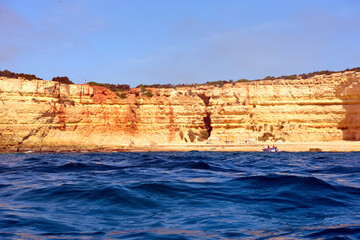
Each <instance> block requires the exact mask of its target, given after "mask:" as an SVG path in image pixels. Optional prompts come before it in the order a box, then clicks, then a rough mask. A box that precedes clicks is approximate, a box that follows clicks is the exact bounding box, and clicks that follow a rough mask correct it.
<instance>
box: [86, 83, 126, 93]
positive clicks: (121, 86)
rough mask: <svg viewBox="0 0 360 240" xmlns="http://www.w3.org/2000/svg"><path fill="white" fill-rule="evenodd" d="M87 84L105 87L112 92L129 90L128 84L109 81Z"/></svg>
mask: <svg viewBox="0 0 360 240" xmlns="http://www.w3.org/2000/svg"><path fill="white" fill-rule="evenodd" d="M88 84H89V85H90V86H98V87H106V88H108V89H110V90H111V91H113V92H116V91H128V90H130V85H128V84H110V83H97V82H89V83H88Z"/></svg>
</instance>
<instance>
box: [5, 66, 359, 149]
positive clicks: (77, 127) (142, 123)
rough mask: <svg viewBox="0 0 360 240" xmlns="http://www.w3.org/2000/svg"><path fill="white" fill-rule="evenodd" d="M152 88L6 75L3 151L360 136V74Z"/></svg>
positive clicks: (339, 138) (353, 138)
mask: <svg viewBox="0 0 360 240" xmlns="http://www.w3.org/2000/svg"><path fill="white" fill-rule="evenodd" d="M147 91H150V92H151V93H152V96H151V95H150V96H151V97H150V96H149V95H146V94H144V92H143V91H142V90H141V89H136V88H135V89H131V90H130V91H129V92H127V93H126V94H127V97H126V98H120V97H117V96H116V95H115V94H114V93H113V92H112V91H110V90H108V89H106V88H103V87H95V86H89V85H78V84H72V85H67V84H59V83H58V82H52V81H42V80H33V81H27V80H21V79H10V78H0V109H1V112H0V151H1V152H8V151H26V150H32V151H70V150H71V151H77V150H79V151H80V150H94V149H104V148H110V149H111V148H119V147H121V146H132V145H150V146H151V145H156V144H168V143H183V144H185V143H190V142H198V141H209V140H211V141H215V142H216V141H218V142H223V141H226V142H233V143H240V142H244V141H246V140H255V139H256V138H260V139H262V140H266V139H275V140H282V141H332V140H360V130H359V129H360V121H359V120H360V73H358V72H352V71H347V72H344V73H334V74H331V75H318V76H315V77H312V78H310V79H306V80H304V79H296V80H281V79H280V80H271V81H264V80H262V81H253V82H245V83H234V84H225V85H224V86H223V87H214V86H193V87H183V88H176V89H173V88H166V89H148V90H147ZM209 136H210V139H209V140H207V139H208V137H209Z"/></svg>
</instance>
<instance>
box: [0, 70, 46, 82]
mask: <svg viewBox="0 0 360 240" xmlns="http://www.w3.org/2000/svg"><path fill="white" fill-rule="evenodd" d="M0 77H7V78H24V79H26V80H42V79H41V78H38V77H36V76H35V75H32V74H26V73H13V72H10V71H9V70H4V71H0Z"/></svg>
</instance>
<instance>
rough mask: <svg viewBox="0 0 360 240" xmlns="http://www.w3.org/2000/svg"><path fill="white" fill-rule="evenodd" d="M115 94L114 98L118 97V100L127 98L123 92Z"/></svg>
mask: <svg viewBox="0 0 360 240" xmlns="http://www.w3.org/2000/svg"><path fill="white" fill-rule="evenodd" d="M115 94H116V96H118V97H119V98H122V99H125V98H127V94H126V93H124V92H120V91H116V92H115Z"/></svg>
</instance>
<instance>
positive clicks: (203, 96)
mask: <svg viewBox="0 0 360 240" xmlns="http://www.w3.org/2000/svg"><path fill="white" fill-rule="evenodd" d="M197 95H198V97H199V98H201V100H203V102H204V105H205V106H206V107H207V106H209V104H210V98H211V97H207V96H206V95H205V93H198V94H197Z"/></svg>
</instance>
